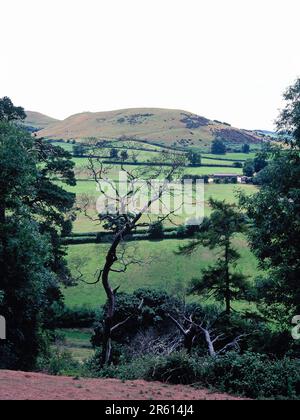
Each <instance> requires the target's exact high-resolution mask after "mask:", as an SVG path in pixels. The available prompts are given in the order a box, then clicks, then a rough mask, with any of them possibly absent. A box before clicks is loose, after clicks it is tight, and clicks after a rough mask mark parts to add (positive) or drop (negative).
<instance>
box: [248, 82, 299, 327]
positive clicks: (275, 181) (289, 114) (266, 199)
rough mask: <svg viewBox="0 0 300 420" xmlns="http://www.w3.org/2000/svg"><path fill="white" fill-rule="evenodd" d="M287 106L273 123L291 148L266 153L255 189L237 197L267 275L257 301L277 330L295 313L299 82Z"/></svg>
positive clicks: (297, 288)
mask: <svg viewBox="0 0 300 420" xmlns="http://www.w3.org/2000/svg"><path fill="white" fill-rule="evenodd" d="M285 99H286V100H287V105H286V107H285V109H284V110H283V112H282V115H281V118H280V120H279V122H278V127H279V129H286V130H287V131H288V132H289V133H290V134H291V135H293V140H290V141H289V144H290V145H291V146H292V147H290V148H288V149H287V148H282V149H280V148H275V149H274V150H270V151H269V153H265V154H266V155H267V158H268V160H269V164H268V166H266V167H265V168H264V169H263V170H261V171H260V173H259V175H258V176H257V177H256V178H257V182H258V183H259V185H260V190H259V192H258V193H257V194H255V195H253V196H252V197H248V198H247V197H244V196H241V204H242V206H243V207H244V209H245V210H246V211H247V213H248V216H249V217H250V218H251V219H252V221H253V224H252V228H251V230H250V231H249V239H250V244H251V248H252V249H253V252H254V253H255V254H256V256H257V257H258V259H259V261H260V265H261V268H263V269H265V270H266V271H267V274H266V275H265V276H264V277H263V278H261V279H259V281H258V284H257V286H258V292H259V297H260V301H261V302H262V303H264V304H265V305H264V309H265V310H266V311H267V315H268V316H269V317H272V318H273V319H276V320H277V321H278V322H279V323H280V324H281V325H284V323H286V324H289V323H290V322H291V319H292V317H293V316H294V315H296V314H299V313H300V282H299V278H300V155H299V146H300V143H299V130H300V117H299V109H300V82H299V80H298V81H297V82H296V84H295V85H294V86H292V87H291V88H290V89H289V90H288V91H287V93H286V95H285Z"/></svg>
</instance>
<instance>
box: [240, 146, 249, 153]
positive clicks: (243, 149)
mask: <svg viewBox="0 0 300 420" xmlns="http://www.w3.org/2000/svg"><path fill="white" fill-rule="evenodd" d="M242 153H250V145H249V144H244V145H243V147H242Z"/></svg>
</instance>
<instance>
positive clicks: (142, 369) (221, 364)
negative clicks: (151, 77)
mask: <svg viewBox="0 0 300 420" xmlns="http://www.w3.org/2000/svg"><path fill="white" fill-rule="evenodd" d="M98 376H100V377H111V378H119V379H123V380H134V379H144V380H149V381H153V380H155V381H160V382H167V383H172V384H185V385H188V384H197V385H198V386H201V387H209V388H211V387H212V388H215V389H218V390H219V391H221V392H228V393H232V394H236V395H240V396H244V397H248V398H255V399H299V397H300V361H299V360H291V359H289V358H284V359H281V360H275V361H274V360H271V359H269V358H268V357H266V356H263V355H258V354H256V353H245V354H243V355H239V354H237V353H234V352H231V353H227V354H226V355H224V356H222V357H216V358H212V357H201V358H197V359H196V358H193V357H190V356H188V355H187V353H185V352H175V353H172V354H171V355H170V356H168V357H157V356H151V355H149V356H145V357H141V358H137V359H133V360H132V361H131V362H129V363H124V364H123V365H119V366H110V367H107V368H105V369H102V370H101V371H99V372H98Z"/></svg>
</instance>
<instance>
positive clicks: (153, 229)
mask: <svg viewBox="0 0 300 420" xmlns="http://www.w3.org/2000/svg"><path fill="white" fill-rule="evenodd" d="M163 238H164V227H163V224H162V223H161V222H156V223H153V224H152V225H150V227H149V239H163Z"/></svg>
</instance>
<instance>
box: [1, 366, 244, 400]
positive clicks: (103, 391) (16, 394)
mask: <svg viewBox="0 0 300 420" xmlns="http://www.w3.org/2000/svg"><path fill="white" fill-rule="evenodd" d="M238 399H240V398H235V397H231V396H229V395H227V394H221V393H216V392H215V393H213V392H210V391H208V390H196V389H194V388H191V387H188V386H182V385H165V384H162V383H159V382H145V381H126V382H123V381H120V380H115V379H77V380H75V379H73V378H70V377H62V376H61V377H58V376H49V375H44V374H41V373H25V372H13V371H6V370H0V400H110V401H118V400H119V401H120V400H182V401H184V400H238Z"/></svg>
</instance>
